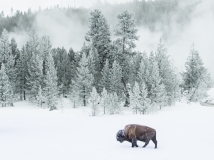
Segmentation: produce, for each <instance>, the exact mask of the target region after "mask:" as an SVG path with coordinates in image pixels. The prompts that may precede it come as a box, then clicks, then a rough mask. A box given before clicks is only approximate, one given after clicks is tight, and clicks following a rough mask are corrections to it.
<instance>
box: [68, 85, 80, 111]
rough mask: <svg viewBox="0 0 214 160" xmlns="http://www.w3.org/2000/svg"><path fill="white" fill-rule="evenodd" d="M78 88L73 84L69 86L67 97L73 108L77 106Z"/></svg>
mask: <svg viewBox="0 0 214 160" xmlns="http://www.w3.org/2000/svg"><path fill="white" fill-rule="evenodd" d="M79 94H80V93H79V90H78V88H76V87H75V86H74V85H73V84H72V86H71V87H70V95H69V99H70V101H71V106H72V107H73V108H77V105H78V100H79Z"/></svg>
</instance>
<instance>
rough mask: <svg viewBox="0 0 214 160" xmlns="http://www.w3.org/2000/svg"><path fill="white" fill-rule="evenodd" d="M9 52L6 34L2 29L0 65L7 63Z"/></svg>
mask: <svg viewBox="0 0 214 160" xmlns="http://www.w3.org/2000/svg"><path fill="white" fill-rule="evenodd" d="M11 52H12V50H11V47H10V42H9V36H8V32H7V30H6V29H4V30H3V32H2V35H1V37H0V64H2V63H6V62H7V60H8V57H9V55H10V54H11Z"/></svg>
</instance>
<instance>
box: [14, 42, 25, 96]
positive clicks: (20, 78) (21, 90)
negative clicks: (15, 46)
mask: <svg viewBox="0 0 214 160" xmlns="http://www.w3.org/2000/svg"><path fill="white" fill-rule="evenodd" d="M27 56H28V55H27V53H26V50H25V47H24V46H23V48H22V50H21V52H20V56H19V58H18V59H17V62H16V71H17V86H16V88H17V91H16V92H17V93H18V94H19V95H20V99H21V100H26V90H27V85H26V83H27V75H28V65H27V60H28V57H27Z"/></svg>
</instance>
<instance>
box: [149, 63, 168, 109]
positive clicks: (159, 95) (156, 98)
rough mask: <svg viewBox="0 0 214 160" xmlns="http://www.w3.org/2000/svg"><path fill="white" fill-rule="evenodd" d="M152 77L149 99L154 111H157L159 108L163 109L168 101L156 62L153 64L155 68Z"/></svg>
mask: <svg viewBox="0 0 214 160" xmlns="http://www.w3.org/2000/svg"><path fill="white" fill-rule="evenodd" d="M150 75H151V76H150V90H149V98H150V99H151V103H152V105H153V109H152V110H156V109H157V108H156V107H157V106H159V107H160V108H161V106H162V105H165V101H166V91H165V86H164V85H163V84H162V83H161V77H160V75H159V70H158V64H157V62H156V61H154V62H153V68H152V71H151V73H150Z"/></svg>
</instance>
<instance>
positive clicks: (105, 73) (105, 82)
mask: <svg viewBox="0 0 214 160" xmlns="http://www.w3.org/2000/svg"><path fill="white" fill-rule="evenodd" d="M101 75H102V78H101V80H100V83H99V85H100V90H101V91H102V90H103V89H104V88H105V89H106V90H107V91H110V79H109V78H110V77H109V76H110V69H109V61H108V59H107V60H106V63H105V65H104V67H103V70H102V72H101Z"/></svg>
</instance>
